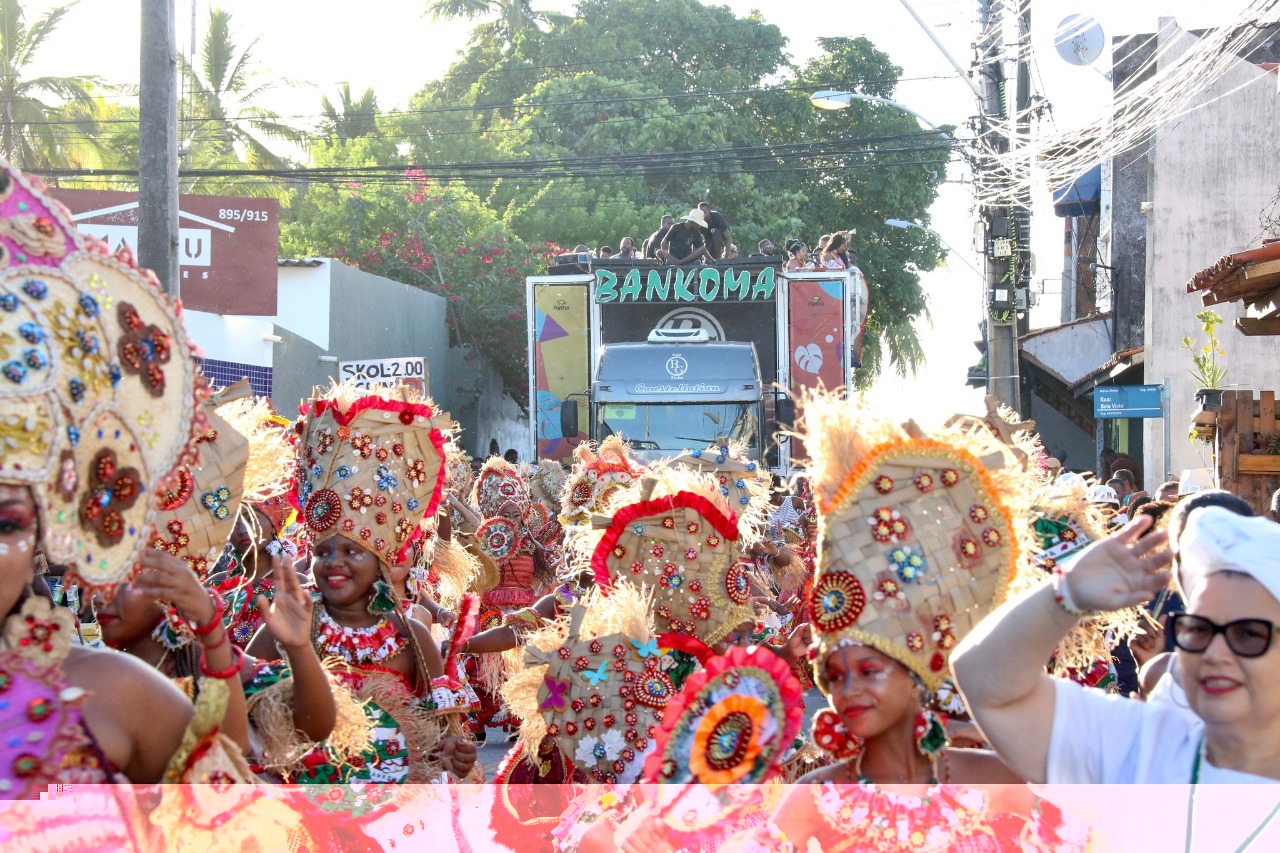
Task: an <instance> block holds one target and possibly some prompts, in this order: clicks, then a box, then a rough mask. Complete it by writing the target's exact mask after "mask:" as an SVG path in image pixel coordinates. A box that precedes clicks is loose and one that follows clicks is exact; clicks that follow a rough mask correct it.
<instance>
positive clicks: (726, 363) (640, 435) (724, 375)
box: [561, 329, 765, 462]
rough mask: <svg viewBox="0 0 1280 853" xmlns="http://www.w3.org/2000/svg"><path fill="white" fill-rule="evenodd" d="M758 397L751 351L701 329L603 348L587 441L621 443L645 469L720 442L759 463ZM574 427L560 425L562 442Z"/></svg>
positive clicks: (761, 419) (761, 396)
mask: <svg viewBox="0 0 1280 853" xmlns="http://www.w3.org/2000/svg"><path fill="white" fill-rule="evenodd" d="M764 391H765V389H764V384H763V381H762V380H761V377H760V360H759V358H758V357H757V355H756V348H755V345H754V344H752V343H750V342H744V341H712V340H710V338H709V337H708V336H707V334H706V332H705V331H704V330H701V329H698V330H663V329H654V330H653V331H651V332H650V333H649V337H648V340H647V341H645V342H643V343H616V344H606V345H604V346H603V347H601V349H600V353H599V359H598V361H597V366H596V372H595V377H594V378H593V381H592V383H591V393H590V397H589V400H588V412H589V413H590V419H591V420H590V424H589V427H588V435H589V436H590V437H591V438H592V439H594V440H597V441H600V440H603V439H605V438H608V437H609V436H611V435H617V436H620V437H622V438H623V439H624V440H625V441H627V442H628V443H630V445H631V447H632V450H633V452H634V453H635V455H636V457H637V458H638V459H640V460H641V461H645V462H648V461H652V460H656V459H661V458H669V457H672V456H676V455H679V454H680V453H681V452H682V451H684V450H686V449H688V448H692V447H705V446H707V445H709V444H712V443H717V442H721V441H725V440H733V441H739V442H741V443H742V444H744V445H745V446H746V448H747V452H748V454H749V455H750V456H751V458H752V459H755V460H757V461H759V460H760V459H761V458H762V453H761V451H762V444H763V442H762V435H761V425H762V424H763V423H765V405H764V402H765V393H764ZM562 411H564V412H573V413H575V414H576V408H575V407H565V408H564V409H562ZM577 426H578V425H577V424H574V423H566V424H564V425H563V427H564V428H563V429H562V430H561V434H562V435H565V436H574V435H577V433H578V429H577Z"/></svg>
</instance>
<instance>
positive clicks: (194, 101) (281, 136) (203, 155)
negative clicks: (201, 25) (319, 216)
mask: <svg viewBox="0 0 1280 853" xmlns="http://www.w3.org/2000/svg"><path fill="white" fill-rule="evenodd" d="M258 41H259V39H256V38H255V39H254V40H253V41H251V42H249V44H248V45H246V46H245V47H243V48H241V47H240V46H239V45H238V44H237V42H236V38H235V35H234V34H233V33H232V30H231V15H230V14H229V13H227V12H226V11H224V10H222V9H216V8H215V9H210V10H209V28H208V30H207V31H206V32H205V36H204V42H203V43H202V45H201V50H200V62H199V65H198V67H193V66H192V65H190V64H189V63H187V62H186V61H185V60H183V59H181V57H180V58H179V59H180V66H181V72H182V74H183V77H184V79H185V81H186V85H187V87H188V90H189V92H190V95H189V102H188V101H184V102H183V103H182V104H181V105H180V109H179V116H178V126H179V129H180V130H181V132H182V134H183V136H184V138H185V139H186V142H187V146H188V148H189V154H188V156H187V158H186V159H185V161H184V164H183V165H184V166H185V167H188V168H195V169H218V168H244V167H245V166H248V167H250V168H258V169H285V168H288V166H289V161H288V159H287V158H286V157H284V156H283V155H281V154H278V153H276V151H274V150H273V149H272V147H271V145H272V144H273V143H276V144H278V143H295V144H301V143H302V142H303V141H304V139H305V134H304V133H303V132H302V131H300V130H298V129H297V128H294V127H291V126H290V125H288V124H286V123H285V122H283V121H282V120H281V118H280V116H279V115H277V114H276V113H275V112H273V111H272V110H270V109H267V108H266V107H264V106H262V97H263V96H264V95H265V94H267V93H268V92H270V91H272V90H273V89H275V88H276V87H277V86H279V85H280V84H281V83H282V82H286V83H287V82H288V81H282V80H281V78H279V77H276V76H267V75H265V74H263V73H262V72H261V70H260V69H259V68H258V67H257V62H256V59H255V57H254V55H253V51H254V48H256V47H257V45H258ZM183 191H184V192H201V193H210V194H216V193H228V192H230V193H243V192H244V191H245V187H244V184H243V182H236V181H233V182H227V181H224V180H221V179H218V178H207V177H205V178H198V179H194V180H186V181H184V182H183ZM249 191H251V192H256V193H262V192H263V191H267V192H272V193H273V194H278V193H281V192H283V190H280V189H277V188H275V185H273V184H271V183H265V182H264V183H261V184H254V185H253V186H252V187H251V188H250V190H249Z"/></svg>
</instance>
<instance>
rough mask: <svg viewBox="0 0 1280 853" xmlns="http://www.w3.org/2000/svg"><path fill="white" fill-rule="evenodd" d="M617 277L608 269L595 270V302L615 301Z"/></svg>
mask: <svg viewBox="0 0 1280 853" xmlns="http://www.w3.org/2000/svg"><path fill="white" fill-rule="evenodd" d="M617 299H618V277H617V276H616V275H614V274H613V273H612V272H610V271H609V270H596V302H601V303H604V302H616V301H617Z"/></svg>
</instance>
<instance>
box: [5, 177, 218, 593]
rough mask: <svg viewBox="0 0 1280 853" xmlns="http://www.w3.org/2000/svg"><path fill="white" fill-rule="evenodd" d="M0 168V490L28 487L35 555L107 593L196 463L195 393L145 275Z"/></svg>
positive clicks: (182, 336) (171, 321) (173, 316)
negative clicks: (183, 469) (167, 494)
mask: <svg viewBox="0 0 1280 853" xmlns="http://www.w3.org/2000/svg"><path fill="white" fill-rule="evenodd" d="M0 170H3V171H0V275H2V278H0V483H6V484H11V485H20V486H28V487H30V488H31V490H32V493H33V495H34V497H35V502H36V505H37V510H38V512H39V517H40V529H41V531H42V533H43V536H42V542H41V546H42V547H43V549H44V552H45V555H46V556H47V557H48V558H49V559H50V560H51V561H53V562H61V563H65V564H67V565H68V566H70V567H71V568H72V570H73V571H74V573H75V575H76V577H77V578H78V579H79V580H80V582H81V583H82V584H83V585H84V586H87V587H91V588H97V589H101V590H102V591H103V592H104V594H106V595H108V596H109V595H111V593H112V591H113V589H114V586H115V585H117V584H119V583H121V582H124V581H126V580H128V578H129V576H130V575H131V573H132V571H133V569H134V567H135V566H136V564H137V560H138V557H139V556H140V554H141V551H142V549H143V548H145V547H146V546H147V545H148V544H149V542H150V539H149V534H150V532H151V529H152V527H153V525H154V522H155V518H156V510H157V499H158V496H159V493H160V486H161V485H162V483H163V482H164V480H165V477H166V475H167V474H168V473H169V472H170V471H171V470H172V469H173V468H174V466H175V465H177V464H179V463H180V462H186V461H189V460H190V458H192V457H193V455H194V451H193V450H191V448H190V445H189V441H190V439H191V437H192V434H193V432H195V433H197V434H198V433H200V432H203V427H202V426H198V427H196V428H195V429H193V425H194V424H195V423H196V422H197V421H199V420H201V419H200V418H199V417H198V416H197V411H196V405H197V402H198V399H197V398H198V397H199V396H201V395H202V394H203V393H204V392H205V391H206V390H207V389H206V387H205V386H204V384H203V380H202V379H200V378H199V376H198V374H197V373H196V369H195V363H194V360H193V359H192V356H191V346H190V344H189V343H188V341H187V337H186V333H185V332H184V331H183V328H182V325H181V323H180V322H179V320H178V314H177V309H176V307H175V306H172V305H170V303H169V301H168V300H167V299H166V298H165V297H164V295H163V294H162V293H161V292H160V290H159V287H158V284H157V282H156V279H155V276H154V275H152V274H151V273H149V272H146V271H140V270H138V269H137V268H136V267H135V266H134V265H133V263H132V259H131V257H130V256H129V255H127V254H121V255H120V256H118V257H112V256H110V255H108V254H107V250H106V248H105V246H103V245H102V244H100V243H98V242H97V241H93V240H89V239H87V238H85V237H83V236H81V235H80V234H79V232H77V231H76V228H75V226H74V225H73V224H72V223H71V221H70V218H69V216H68V215H67V214H66V213H65V210H64V209H63V208H62V207H61V206H60V205H59V204H57V202H55V201H53V200H52V199H50V198H49V197H48V196H47V195H46V194H45V193H44V192H42V191H41V190H39V189H36V188H35V187H34V186H33V184H32V183H30V182H28V181H27V180H26V179H25V178H24V177H23V176H22V175H21V174H20V173H19V172H17V171H16V170H14V169H12V168H11V167H9V166H8V165H7V164H5V163H3V162H0Z"/></svg>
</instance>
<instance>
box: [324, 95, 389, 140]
mask: <svg viewBox="0 0 1280 853" xmlns="http://www.w3.org/2000/svg"><path fill="white" fill-rule="evenodd" d="M320 112H321V113H322V114H323V116H324V118H323V119H322V120H321V122H320V132H321V133H322V134H324V136H325V138H326V139H328V140H330V141H333V140H343V141H345V140H348V139H357V138H359V137H361V136H375V135H377V134H378V133H379V132H380V131H379V130H378V122H377V117H378V96H377V95H375V94H374V93H373V87H372V86H370V87H369V88H367V89H365V90H364V92H363V93H362V94H361V95H360V97H359V98H353V97H352V96H351V84H350V83H343V84H342V88H341V89H339V90H338V103H337V104H334V103H333V102H332V101H330V100H329V96H328V95H325V96H324V97H322V98H321V99H320Z"/></svg>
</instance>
